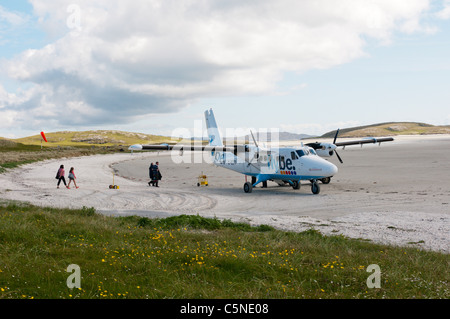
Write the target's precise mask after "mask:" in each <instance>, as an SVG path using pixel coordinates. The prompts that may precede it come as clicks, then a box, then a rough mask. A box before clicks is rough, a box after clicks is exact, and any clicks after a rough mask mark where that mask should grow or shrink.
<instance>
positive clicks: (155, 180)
mask: <svg viewBox="0 0 450 319" xmlns="http://www.w3.org/2000/svg"><path fill="white" fill-rule="evenodd" d="M152 171H153V186H156V187H159V186H158V181H160V180H161V177H162V176H161V172H160V171H159V162H156V164H155V165H153V170H152Z"/></svg>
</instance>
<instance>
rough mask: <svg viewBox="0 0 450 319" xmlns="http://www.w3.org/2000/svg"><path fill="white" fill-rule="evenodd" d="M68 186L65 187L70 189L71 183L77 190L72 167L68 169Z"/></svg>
mask: <svg viewBox="0 0 450 319" xmlns="http://www.w3.org/2000/svg"><path fill="white" fill-rule="evenodd" d="M68 177H69V185H67V188H69V189H70V183H71V182H72V181H73V184H74V185H75V187H76V188H79V187H78V186H77V183H76V182H75V180H76V179H77V178H76V176H75V173H74V171H73V167H71V168H70V171H69V176H68Z"/></svg>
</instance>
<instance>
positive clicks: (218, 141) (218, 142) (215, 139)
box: [205, 109, 223, 146]
mask: <svg viewBox="0 0 450 319" xmlns="http://www.w3.org/2000/svg"><path fill="white" fill-rule="evenodd" d="M205 119H206V128H207V129H208V137H209V145H211V146H223V142H222V138H221V137H220V132H219V128H218V127H217V123H216V118H215V117H214V112H213V110H212V109H209V110H206V111H205Z"/></svg>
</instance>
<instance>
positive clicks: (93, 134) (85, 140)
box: [11, 130, 180, 147]
mask: <svg viewBox="0 0 450 319" xmlns="http://www.w3.org/2000/svg"><path fill="white" fill-rule="evenodd" d="M45 136H46V138H47V141H48V143H46V142H44V143H43V145H44V146H49V147H55V146H117V145H132V144H153V143H154V144H159V143H177V142H178V141H180V139H177V138H170V137H166V136H159V135H151V134H143V133H130V132H122V131H115V130H97V131H81V132H73V131H62V132H54V133H45ZM11 141H12V142H16V143H22V144H27V145H41V141H42V137H41V135H40V134H37V135H33V136H29V137H24V138H18V139H13V140H11Z"/></svg>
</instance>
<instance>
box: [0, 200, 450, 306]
mask: <svg viewBox="0 0 450 319" xmlns="http://www.w3.org/2000/svg"><path fill="white" fill-rule="evenodd" d="M71 264H76V265H78V266H79V267H80V274H81V287H80V288H79V289H78V288H73V289H70V288H68V287H67V279H68V277H69V276H70V275H71V273H69V272H67V267H68V266H69V265H71ZM371 264H377V265H379V266H380V268H381V288H374V289H369V288H368V287H367V280H368V277H369V276H370V275H371V273H368V272H367V267H368V266H369V265H371ZM448 266H449V256H448V255H443V254H439V253H434V252H427V251H421V250H417V249H410V248H395V247H389V246H383V245H375V244H372V243H369V242H367V241H360V240H351V239H346V238H344V237H342V236H322V235H321V234H320V233H319V232H317V231H314V230H311V231H307V232H304V233H289V232H282V231H277V230H274V229H272V228H271V227H268V226H260V227H250V226H249V225H246V224H236V223H232V222H230V221H219V220H217V219H205V218H202V217H199V216H185V215H182V216H178V217H171V218H167V219H147V218H141V217H127V218H117V217H106V216H102V215H99V214H97V213H96V212H95V211H94V209H92V208H83V209H81V210H69V209H53V208H42V207H34V206H28V205H18V204H9V205H8V204H4V205H3V206H0V299H1V298H4V299H31V298H35V299H41V298H45V299H49V298H50V299H127V298H138V299H140V298H156V299H160V298H211V299H215V298H232V299H243V298H253V299H259V298H446V299H447V298H449V297H450V291H449V279H450V278H449V273H448Z"/></svg>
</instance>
